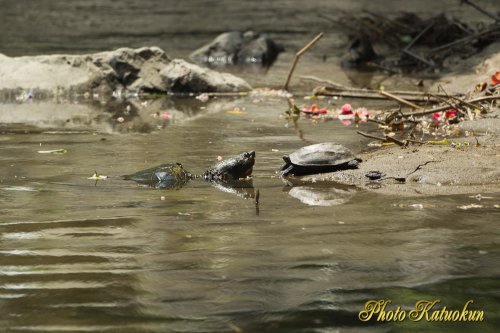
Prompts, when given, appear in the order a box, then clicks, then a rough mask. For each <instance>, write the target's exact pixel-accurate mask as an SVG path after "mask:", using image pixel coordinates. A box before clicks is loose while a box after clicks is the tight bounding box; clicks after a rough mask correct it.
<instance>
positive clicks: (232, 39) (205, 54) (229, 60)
mask: <svg viewBox="0 0 500 333" xmlns="http://www.w3.org/2000/svg"><path fill="white" fill-rule="evenodd" d="M283 51H284V49H283V47H282V46H280V45H278V44H276V43H275V42H274V41H273V40H272V39H271V38H269V37H268V36H267V35H266V34H258V33H256V32H253V31H247V32H245V33H242V32H240V31H232V32H226V33H223V34H221V35H219V36H217V37H216V38H215V39H214V40H213V41H212V42H210V43H208V44H206V45H204V46H202V47H201V48H199V49H198V50H196V51H194V52H193V53H191V55H190V56H189V58H190V59H191V60H193V61H195V62H197V63H203V64H208V65H212V66H226V65H257V66H261V67H265V68H267V67H270V66H271V65H272V64H273V63H274V61H275V60H276V59H277V58H278V55H279V54H280V53H281V52H283Z"/></svg>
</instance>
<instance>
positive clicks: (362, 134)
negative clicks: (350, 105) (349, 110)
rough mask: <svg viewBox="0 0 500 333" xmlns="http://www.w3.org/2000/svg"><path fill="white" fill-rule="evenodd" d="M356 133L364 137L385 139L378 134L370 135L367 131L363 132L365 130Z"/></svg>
mask: <svg viewBox="0 0 500 333" xmlns="http://www.w3.org/2000/svg"><path fill="white" fill-rule="evenodd" d="M356 133H358V134H359V135H361V136H364V137H365V138H370V139H375V140H380V141H385V138H382V137H380V136H375V135H371V134H368V133H365V132H361V131H356Z"/></svg>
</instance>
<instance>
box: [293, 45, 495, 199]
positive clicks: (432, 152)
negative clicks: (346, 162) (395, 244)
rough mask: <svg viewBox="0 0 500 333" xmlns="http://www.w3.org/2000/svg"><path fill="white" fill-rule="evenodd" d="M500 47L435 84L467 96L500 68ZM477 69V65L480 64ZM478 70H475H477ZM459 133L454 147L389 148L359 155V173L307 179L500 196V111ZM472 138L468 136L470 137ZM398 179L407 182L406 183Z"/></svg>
mask: <svg viewBox="0 0 500 333" xmlns="http://www.w3.org/2000/svg"><path fill="white" fill-rule="evenodd" d="M499 50H500V44H499V43H496V44H495V45H492V46H491V47H489V48H488V49H487V50H485V51H484V52H482V53H480V54H478V55H477V56H475V57H473V58H472V59H468V60H467V61H464V62H462V63H460V64H458V65H457V66H456V68H455V71H454V74H450V75H447V76H445V77H443V78H442V79H441V80H439V81H438V82H437V83H436V84H435V85H434V90H437V87H438V86H439V85H441V86H442V87H444V89H445V90H447V91H450V92H453V93H460V94H467V93H470V92H471V91H472V90H473V88H474V87H475V86H476V85H477V84H478V83H481V82H488V81H489V80H490V76H491V75H492V74H493V73H495V71H496V70H498V69H499V68H500V52H499ZM474 65H475V66H474ZM471 68H472V72H471ZM458 129H459V131H460V132H459V133H460V134H461V135H458V136H456V137H449V138H448V139H449V140H450V143H451V144H448V145H419V144H414V145H410V146H408V147H405V148H401V147H399V146H397V145H392V146H387V147H383V148H380V149H376V150H373V151H369V152H364V153H361V154H359V155H358V156H359V157H360V158H361V159H363V163H361V165H360V167H359V168H358V169H354V170H344V171H337V172H334V173H329V174H322V175H314V176H307V177H303V178H302V180H303V181H305V182H315V181H319V180H326V181H334V182H337V183H340V184H343V185H352V186H356V187H359V188H362V189H366V190H370V191H374V192H376V193H380V194H388V195H400V196H432V195H452V194H482V193H498V189H499V188H500V187H499V185H500V163H499V162H500V109H499V107H498V104H495V103H492V104H491V107H490V108H489V111H488V113H487V114H485V115H483V116H482V117H480V118H476V119H474V120H465V121H462V122H461V123H459V124H458ZM466 134H467V135H468V136H466ZM369 171H380V172H382V173H383V174H385V177H386V179H382V180H375V181H370V180H369V179H368V178H367V177H366V176H365V175H366V174H367V173H368V172H369ZM394 178H405V179H406V181H405V182H400V181H397V180H395V179H394Z"/></svg>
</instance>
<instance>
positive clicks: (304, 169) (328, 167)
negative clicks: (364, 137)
mask: <svg viewBox="0 0 500 333" xmlns="http://www.w3.org/2000/svg"><path fill="white" fill-rule="evenodd" d="M283 160H284V161H285V164H283V166H282V167H281V169H280V175H281V176H282V177H284V176H287V175H289V174H293V175H296V176H298V175H310V174H315V173H323V172H333V171H339V170H345V169H355V168H357V167H358V165H359V163H360V162H361V159H359V158H357V157H356V156H354V154H353V153H352V152H351V151H350V150H349V149H348V148H346V147H344V146H342V145H339V144H335V143H331V142H324V143H318V144H314V145H310V146H306V147H302V148H300V149H299V150H296V151H295V152H293V153H292V154H290V155H285V156H283Z"/></svg>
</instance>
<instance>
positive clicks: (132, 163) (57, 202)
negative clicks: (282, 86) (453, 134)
mask: <svg viewBox="0 0 500 333" xmlns="http://www.w3.org/2000/svg"><path fill="white" fill-rule="evenodd" d="M17 3H19V6H21V5H23V4H24V5H26V4H27V3H31V4H32V5H33V4H34V3H35V2H28V1H18V2H16V4H17ZM36 3H37V4H38V3H42V6H43V7H41V8H39V11H40V13H41V14H40V16H36V15H35V14H33V13H34V12H33V11H28V12H27V13H24V12H23V13H24V14H23V15H26V17H28V18H29V17H39V18H40V20H42V23H43V24H42V26H43V27H46V29H47V31H52V30H51V29H55V28H51V26H50V25H48V24H47V23H46V21H45V20H46V19H47V18H46V16H44V15H48V14H46V13H47V8H49V7H47V6H48V4H51V5H52V6H55V9H58V10H61V6H62V7H64V6H70V7H71V8H70V9H68V10H69V12H70V13H73V16H71V15H70V17H71V20H70V19H67V20H66V21H65V20H64V19H61V20H60V21H59V20H56V21H54V24H62V23H61V22H66V23H67V24H70V26H72V24H73V25H77V26H78V27H80V28H81V30H74V31H73V32H72V34H74V36H73V37H72V38H74V39H72V38H70V37H69V35H71V33H70V31H71V30H64V33H61V34H59V35H55V36H54V39H51V40H44V41H39V42H37V41H33V40H31V41H30V40H21V41H20V42H19V44H15V43H12V42H9V43H10V44H9V43H7V44H2V45H8V46H9V48H11V49H12V50H13V51H12V53H29V52H27V51H26V50H28V49H29V50H33V53H38V52H39V51H40V52H42V51H47V50H48V51H50V52H52V51H54V52H59V51H61V50H63V48H62V47H61V45H66V46H67V47H68V48H70V51H71V52H73V51H74V52H83V51H87V50H94V49H102V48H104V47H105V45H111V46H115V45H116V46H123V45H131V46H139V45H136V43H137V44H139V41H140V44H141V45H142V44H143V43H144V44H148V45H149V44H161V43H157V42H159V41H161V40H164V38H165V37H164V35H162V34H155V32H154V31H161V30H162V29H166V28H164V26H167V27H171V26H173V24H172V23H171V21H169V20H161V18H162V16H161V15H167V12H165V11H155V13H156V14H155V15H153V14H148V15H153V16H150V21H151V22H152V23H151V24H150V25H148V26H145V27H144V30H142V33H136V31H135V30H133V29H131V30H127V29H125V28H126V27H127V26H130V25H131V26H132V27H135V29H136V28H137V25H135V24H134V22H135V21H133V20H132V18H133V17H135V16H134V15H133V14H134V13H135V14H137V15H138V13H143V11H142V12H141V11H140V9H141V7H140V6H139V5H137V6H136V5H135V4H136V2H133V1H126V2H121V3H118V2H107V3H106V4H107V6H109V7H111V9H112V10H111V9H110V10H109V11H107V12H106V13H108V14H107V15H111V13H115V15H116V16H117V17H126V18H127V20H126V23H127V24H128V25H127V24H125V23H124V26H122V27H119V28H120V29H124V32H123V34H122V35H117V34H116V30H111V31H107V32H106V33H109V35H110V36H112V38H111V37H110V39H106V38H105V37H103V36H102V35H99V34H98V32H99V31H106V29H98V28H96V24H98V23H99V21H96V20H97V19H96V18H95V17H94V16H92V15H90V14H85V13H94V11H95V12H96V13H98V12H99V11H100V10H101V12H102V7H99V6H101V5H99V4H101V3H102V2H97V1H94V2H92V1H87V2H83V1H82V2H81V1H73V2H66V1H40V2H38V1H37V2H36ZM69 3H71V5H67V4H69ZM154 3H155V2H152V1H149V2H140V4H143V5H141V6H143V7H144V8H146V9H147V8H151V6H152V4H154ZM176 3H177V2H176ZM179 3H182V4H184V5H179V6H180V7H182V8H180V9H178V10H177V11H175V10H174V9H173V8H169V10H172V12H171V13H172V15H173V14H174V13H177V14H176V15H180V16H179V17H183V16H182V15H181V14H182V13H188V14H189V9H191V8H198V7H199V6H201V2H199V3H198V2H195V1H189V2H179ZM203 3H204V4H205V3H206V2H203ZM215 3H216V2H214V4H215ZM217 3H219V2H217ZM235 3H236V2H235ZM238 3H239V2H238ZM7 4H9V6H7V7H6V10H5V11H4V12H3V13H2V14H1V15H2V16H3V18H5V17H6V14H5V13H10V14H12V15H13V14H14V13H17V14H19V13H20V11H19V10H17V11H16V9H15V8H17V7H16V6H15V5H14V4H13V3H11V2H8V3H7V2H6V3H4V5H7ZM186 4H188V5H189V6H188V5H186ZM245 4H247V3H245ZM252 4H254V3H253V2H248V4H247V5H245V6H255V5H252ZM320 4H321V3H320ZM224 5H226V7H227V8H230V6H229V7H228V4H227V3H224ZM286 5H290V4H289V3H288V2H286V1H283V2H273V6H274V7H273V6H272V7H273V8H275V9H273V10H271V13H275V12H276V11H278V9H280V8H285V9H283V10H285V11H286V8H291V7H286ZM73 6H76V7H78V6H82V8H80V10H81V13H82V15H81V16H78V15H77V16H75V14H74V13H75V12H74V8H75V7H73ZM89 6H90V7H89ZM91 6H96V8H94V9H92V7H91ZM115 6H118V7H119V8H121V10H122V11H117V10H118V9H117V8H115ZM240 6H243V5H241V4H240ZM304 6H309V5H304ZM342 6H346V5H345V4H344V2H339V7H340V8H344V7H342ZM23 8H26V7H23ZM203 8H210V6H208V5H205V7H203ZM218 8H220V7H218ZM252 8H253V9H255V7H252ZM35 9H36V8H35ZM44 10H45V11H44ZM230 10H234V11H235V12H238V11H236V9H230ZM268 10H269V9H268ZM280 10H281V9H280ZM311 10H312V9H311ZM315 10H318V9H317V8H316V9H315ZM429 10H430V9H429ZM137 11H139V12H137ZM150 11H151V10H150ZM288 11H289V13H290V12H291V11H292V10H291V9H288ZM257 12H258V13H261V14H262V13H265V11H264V10H262V11H257ZM44 13H45V14H44ZM61 13H63V14H62V15H61V16H62V18H64V17H66V16H65V15H64V13H65V12H64V11H62V12H61ZM148 13H149V11H148ZM238 13H239V12H238ZM30 15H32V16H30ZM68 15H69V14H68ZM143 15H146V14H143ZM186 15H187V14H186ZM269 15H271V14H269ZM296 15H298V14H296ZM23 17H24V16H23ZM75 17H76V18H81V20H80V21H76V22H75V21H73V20H74V19H75ZM257 17H261V16H259V15H257ZM287 17H289V16H287ZM83 18H86V19H85V20H83ZM240 18H241V16H240ZM292 18H293V17H292ZM292 18H289V19H292ZM185 19H186V20H187V18H185ZM123 20H125V19H123ZM130 20H131V21H130ZM4 22H5V21H4ZM86 22H87V23H88V25H85V24H87V23H86ZM92 22H94V23H92ZM164 22H166V23H164ZM231 22H232V23H234V22H237V20H236V19H233V21H231ZM256 22H264V20H263V21H259V20H257V21H256ZM300 22H302V23H301V24H302V25H304V23H303V21H300ZM84 23H85V24H84ZM163 24H165V25H163ZM169 24H170V25H169ZM228 24H229V23H228ZM185 26H186V25H183V27H185ZM228 26H229V25H228ZM228 26H226V25H220V26H213V27H212V28H213V29H208V28H207V26H203V27H199V26H198V27H191V30H189V29H187V30H186V31H188V32H186V35H180V36H177V35H175V36H177V37H176V38H178V40H175V41H174V42H173V45H174V47H172V49H174V50H177V52H179V54H180V55H185V54H187V53H188V52H187V50H188V46H192V45H194V44H196V43H198V42H199V41H201V40H202V39H203V40H205V38H206V37H207V35H210V38H211V37H212V35H211V33H212V32H214V31H217V32H219V30H220V31H223V30H225V29H227V28H228ZM241 26H243V23H240V25H239V26H237V27H238V28H239V27H241ZM22 27H23V26H22V25H21V27H18V31H20V32H19V34H18V36H20V35H22ZM85 27H87V28H85ZM257 27H261V26H259V25H258V26H257ZM263 27H269V26H265V25H264V26H263ZM274 27H276V26H275V25H274ZM24 28H26V27H24ZM245 28H246V27H245ZM269 28H271V27H269ZM11 29H12V30H15V29H14V28H11ZM26 29H27V28H26ZM86 29H88V30H86ZM117 29H118V28H117ZM179 29H180V28H179ZM207 29H208V30H207ZM281 29H282V30H283V31H285V30H286V29H287V27H282V28H281ZM132 30H133V31H132ZM151 31H153V32H151ZM207 31H208V32H207ZM42 35H43V34H42ZM277 35H278V36H280V37H282V38H283V40H285V41H287V42H286V43H288V44H290V45H292V46H293V45H299V46H298V47H300V45H303V44H304V43H305V42H307V40H308V39H309V35H311V36H314V33H311V34H309V33H304V32H299V33H297V36H300V38H301V39H300V40H294V41H290V40H289V39H288V37H285V36H286V34H285V33H280V32H279V31H278V32H277ZM9 36H11V37H9ZM14 36H15V34H14ZM23 36H24V35H23ZM26 36H27V35H26ZM148 36H149V37H148ZM2 38H3V39H4V40H7V41H12V40H14V39H12V38H13V37H12V35H8V34H7V35H6V34H3V35H2ZM9 38H10V39H9ZM148 38H149V40H148ZM75 41H76V42H75ZM90 41H92V42H90ZM110 41H111V42H110ZM185 41H186V42H185ZM108 42H109V44H107V43H108ZM16 45H18V46H16ZM88 45H92V47H89V46H88ZM160 46H163V45H160ZM318 46H319V45H318ZM314 57H315V55H314V54H312V58H311V59H310V60H307V59H305V61H304V63H301V64H304V67H303V68H307V69H311V70H312V71H313V74H315V75H317V76H321V75H320V74H325V75H326V74H328V73H329V72H324V71H323V68H324V66H320V65H319V63H317V62H315V61H314V59H316V58H314ZM316 57H317V58H318V59H319V57H320V53H316ZM291 58H292V53H286V54H285V55H284V57H283V58H280V60H279V61H278V63H277V64H276V66H275V67H273V68H272V69H271V71H270V72H269V73H267V75H256V74H252V73H244V76H245V77H247V78H249V79H250V80H251V81H252V84H254V85H256V86H259V85H262V83H266V82H268V83H269V85H271V86H273V85H274V86H279V83H280V82H281V79H282V78H283V77H284V75H282V74H283V73H286V70H287V69H288V64H289V62H287V61H289V60H291ZM332 62H333V60H332ZM328 70H329V71H331V72H330V74H331V75H337V77H338V78H339V80H340V81H342V82H344V83H347V82H349V79H348V78H347V76H345V74H343V72H341V71H340V69H339V68H338V67H335V66H332V67H329V69H328ZM305 72H306V71H305ZM308 74H310V73H308ZM401 81H402V82H403V83H402V84H403V85H404V84H407V83H408V82H411V80H410V79H404V78H403V79H401ZM294 87H296V89H305V86H302V87H298V86H294ZM297 100H298V101H299V104H302V103H304V104H308V103H311V102H313V101H309V100H303V99H302V97H298V98H297ZM315 102H317V101H315ZM344 102H345V101H336V100H331V101H327V100H322V101H319V103H323V104H325V105H328V106H329V107H339V106H340V105H341V104H343V103H344ZM349 102H351V103H352V104H353V105H354V106H370V107H375V106H377V104H374V103H372V102H367V101H349ZM328 103H330V104H328ZM367 103H369V105H367ZM127 105H130V106H131V111H130V112H129V114H126V112H125V111H126V109H127ZM286 109H287V103H286V100H285V99H283V98H279V97H265V98H263V97H246V98H237V99H231V98H228V99H221V98H219V99H215V100H213V101H211V102H209V103H206V104H204V103H201V102H199V101H193V100H192V99H172V98H166V97H165V98H159V99H157V100H153V101H147V103H146V104H144V101H137V100H130V101H121V102H113V103H111V104H106V105H104V106H100V105H99V104H98V103H94V104H87V103H84V102H82V101H74V100H72V101H59V103H54V102H53V101H31V102H30V101H28V102H23V103H4V104H1V105H0V122H1V124H0V132H1V134H0V307H1V309H2V311H1V312H2V314H3V315H2V316H1V317H0V328H1V329H0V330H1V331H6V332H411V331H415V332H432V331H438V330H439V331H442V332H460V331H462V332H472V331H477V332H495V331H497V329H498V327H500V316H499V313H500V306H499V302H498V299H499V295H500V283H499V277H500V268H499V265H498V263H499V262H500V246H499V241H498V239H499V237H498V236H499V234H500V227H499V225H498V221H499V217H500V214H499V210H498V208H495V205H498V203H499V202H498V201H499V199H500V196H499V195H498V194H494V195H490V196H489V197H486V198H484V197H483V198H482V199H481V200H478V198H475V197H471V196H469V195H460V196H448V197H446V196H445V197H420V198H418V199H416V198H403V197H399V196H378V195H375V194H374V193H372V192H365V191H357V190H355V189H350V188H345V187H338V186H336V187H335V186H333V185H332V184H323V183H322V182H321V181H318V182H317V183H314V184H308V185H305V186H301V187H298V186H296V187H293V188H290V187H286V186H284V184H283V183H282V182H281V181H280V180H279V179H277V178H276V174H275V170H276V169H277V168H278V167H279V166H280V164H281V162H280V161H281V156H282V155H283V154H284V153H289V152H291V151H293V150H294V149H296V148H298V147H300V146H303V145H305V144H308V143H315V142H321V141H326V140H332V141H337V142H339V143H342V144H344V145H347V146H349V147H351V148H352V149H353V150H355V151H360V150H361V149H365V147H366V143H367V141H366V140H364V139H361V138H360V137H359V136H357V135H356V134H355V132H354V128H353V127H352V126H344V125H342V124H341V123H340V122H338V121H337V120H332V121H326V122H317V123H316V122H312V121H311V120H310V119H305V118H302V119H300V120H299V122H298V124H297V125H298V127H295V126H294V124H293V123H290V122H288V121H287V120H286V119H285V118H284V117H283V116H282V114H283V112H284V111H285V110H286ZM228 111H229V112H228ZM235 111H236V112H235ZM157 112H158V114H157ZM120 116H123V117H124V118H125V121H124V122H123V123H120V122H118V121H117V119H118V117H120ZM166 118H168V119H166ZM360 126H361V128H360V129H361V130H365V131H369V130H372V129H373V127H372V125H370V124H364V123H363V124H361V125H360ZM57 149H66V150H67V153H66V154H54V153H52V154H51V153H39V151H47V150H57ZM247 150H255V151H256V154H257V162H256V165H255V168H254V173H253V175H254V179H253V186H254V189H258V190H259V193H260V200H259V205H258V209H257V208H256V205H255V201H254V200H253V199H251V198H250V199H244V198H242V197H241V195H242V193H237V194H233V193H227V192H224V191H221V190H219V189H217V188H215V187H214V186H212V185H211V184H210V183H207V182H204V181H201V180H193V181H191V182H190V183H188V184H187V185H186V186H184V187H183V188H181V189H178V190H174V189H172V190H156V189H152V188H145V187H140V186H138V185H136V184H135V183H132V182H127V181H123V180H121V179H120V178H119V177H118V176H120V175H123V174H128V173H131V172H135V171H138V170H141V169H145V168H148V167H151V166H154V165H157V164H161V163H166V162H174V161H178V162H182V163H183V165H184V166H185V167H186V168H187V169H188V170H190V171H192V172H194V173H200V172H202V171H203V170H205V169H206V168H208V167H209V166H210V165H212V164H214V163H216V162H217V157H218V156H221V157H223V158H226V157H228V156H231V155H234V154H237V153H240V152H242V151H247ZM94 171H97V172H98V173H99V174H102V175H107V176H109V177H108V179H106V180H101V181H98V182H97V183H96V182H95V181H94V180H91V179H88V177H90V176H91V175H92V174H93V173H94ZM402 186H404V185H402ZM472 203H474V204H477V205H481V206H482V208H481V209H479V208H477V209H469V210H463V209H460V208H459V207H461V206H464V205H469V204H472ZM311 204H318V205H311ZM319 204H325V205H327V204H328V205H327V206H324V205H319ZM497 207H498V206H497ZM371 299H375V300H378V299H391V300H392V302H393V304H394V306H397V305H400V306H401V307H404V308H406V309H411V308H413V307H414V305H415V302H416V301H417V300H420V299H429V300H435V299H440V300H441V302H442V304H443V305H445V306H447V307H448V308H453V309H461V308H462V307H463V305H464V303H465V302H466V301H467V300H469V299H472V300H474V302H475V303H474V305H473V306H472V308H473V309H480V310H484V311H485V316H486V321H484V322H482V323H427V322H425V321H420V322H418V323H417V322H411V321H409V320H406V321H404V322H397V323H388V324H377V323H376V321H375V320H372V321H370V322H369V323H362V322H360V321H359V320H358V313H359V312H360V311H361V310H363V307H364V303H365V302H366V301H368V300H371Z"/></svg>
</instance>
